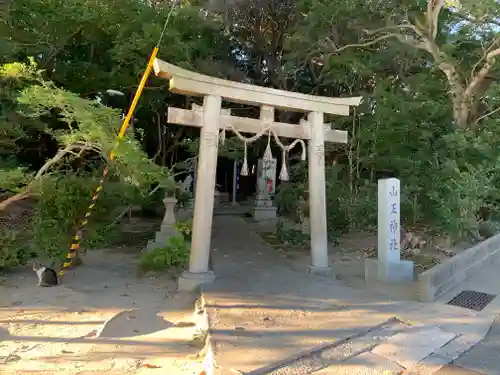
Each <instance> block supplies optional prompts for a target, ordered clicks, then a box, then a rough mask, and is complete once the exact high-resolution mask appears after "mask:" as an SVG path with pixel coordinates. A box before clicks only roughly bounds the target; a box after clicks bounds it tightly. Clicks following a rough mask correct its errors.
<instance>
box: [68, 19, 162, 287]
mask: <svg viewBox="0 0 500 375" xmlns="http://www.w3.org/2000/svg"><path fill="white" fill-rule="evenodd" d="M167 21H168V19H167ZM157 54H158V45H157V46H156V47H155V48H154V49H153V52H152V53H151V57H150V58H149V62H148V65H147V66H146V70H145V71H144V74H143V75H142V78H141V82H140V83H139V87H138V88H137V91H136V92H135V95H134V99H133V100H132V104H131V105H130V108H129V110H128V112H127V115H126V116H125V118H124V119H123V123H122V126H121V128H120V132H119V133H118V137H117V139H116V144H115V146H114V147H113V148H112V150H111V152H110V153H109V161H108V165H106V167H105V168H104V171H103V173H102V178H101V180H100V181H99V185H98V186H97V188H96V189H95V191H94V195H93V196H92V201H91V203H90V204H89V207H88V209H87V212H86V213H85V216H84V217H83V219H82V220H81V221H80V222H79V223H78V226H77V229H76V231H75V235H74V236H73V238H72V243H71V246H70V247H69V250H68V255H67V256H66V259H65V261H64V263H63V265H62V267H61V271H60V272H59V279H62V278H63V276H64V274H65V272H66V270H67V269H68V268H69V267H71V265H72V264H73V259H74V258H75V257H76V254H77V252H78V250H79V249H80V243H81V240H82V236H83V229H84V228H85V226H86V225H87V223H88V220H89V218H90V215H92V211H93V209H94V207H95V205H96V203H97V200H98V199H99V196H100V195H101V191H102V189H103V187H104V183H105V181H106V179H107V177H108V174H109V164H111V163H113V162H114V160H115V152H116V149H117V147H118V146H119V145H120V143H121V141H122V140H123V138H124V137H125V132H126V131H127V128H128V126H129V124H130V120H131V118H132V114H133V113H134V110H135V107H136V106H137V103H138V102H139V97H140V96H141V94H142V90H143V89H144V86H145V85H146V81H147V80H148V77H149V74H150V73H151V69H152V68H153V63H154V61H155V58H156V55H157Z"/></svg>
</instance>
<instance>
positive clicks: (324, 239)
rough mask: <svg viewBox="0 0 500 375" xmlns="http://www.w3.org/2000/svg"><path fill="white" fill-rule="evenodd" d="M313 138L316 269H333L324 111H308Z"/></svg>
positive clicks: (311, 202)
mask: <svg viewBox="0 0 500 375" xmlns="http://www.w3.org/2000/svg"><path fill="white" fill-rule="evenodd" d="M307 120H308V123H309V127H310V135H311V138H310V140H309V147H308V154H309V220H310V229H311V263H312V264H311V266H310V267H309V270H310V272H312V273H323V272H329V271H330V269H329V262H328V234H327V227H326V193H325V139H324V131H325V127H324V120H323V113H322V112H311V113H309V115H308V118H307Z"/></svg>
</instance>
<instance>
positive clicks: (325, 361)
mask: <svg viewBox="0 0 500 375" xmlns="http://www.w3.org/2000/svg"><path fill="white" fill-rule="evenodd" d="M406 328H408V325H407V324H405V323H403V322H401V321H399V320H397V319H390V320H388V321H386V322H384V323H382V324H380V325H377V326H374V327H372V328H371V329H369V330H365V331H364V332H363V333H361V334H360V335H358V336H354V337H350V338H348V339H345V340H341V341H338V342H334V343H330V344H329V343H326V344H323V345H321V346H320V347H316V348H313V349H312V350H309V351H307V352H304V353H302V354H300V355H298V356H296V357H295V358H291V359H289V360H288V361H283V362H282V363H281V364H276V365H274V367H273V365H271V366H268V367H267V368H265V369H259V370H257V371H253V372H251V374H252V375H261V374H262V375H264V374H272V375H284V374H286V375H303V374H311V373H316V372H318V371H320V370H321V371H323V370H324V369H325V368H326V367H328V366H330V365H331V364H334V363H339V362H342V361H344V360H347V359H349V358H351V357H354V356H356V355H358V354H362V353H365V352H367V351H369V350H371V349H372V348H374V347H375V346H377V345H378V344H380V343H381V342H385V341H386V340H387V339H388V338H389V337H391V336H393V335H395V334H396V333H398V332H402V331H404V330H405V329H406Z"/></svg>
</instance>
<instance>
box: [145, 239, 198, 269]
mask: <svg viewBox="0 0 500 375" xmlns="http://www.w3.org/2000/svg"><path fill="white" fill-rule="evenodd" d="M188 262H189V243H188V242H186V240H185V239H184V237H182V236H174V237H169V239H168V241H167V245H166V246H165V247H163V248H157V249H153V250H151V251H148V252H146V253H145V254H144V255H143V256H142V257H141V259H140V261H139V271H140V272H141V273H147V272H150V271H153V272H164V271H166V270H168V269H172V268H185V267H187V265H188Z"/></svg>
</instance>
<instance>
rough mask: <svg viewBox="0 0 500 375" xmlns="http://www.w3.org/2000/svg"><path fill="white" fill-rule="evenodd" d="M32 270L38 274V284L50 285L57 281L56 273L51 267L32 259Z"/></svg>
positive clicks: (55, 283) (54, 284)
mask: <svg viewBox="0 0 500 375" xmlns="http://www.w3.org/2000/svg"><path fill="white" fill-rule="evenodd" d="M33 271H35V272H36V274H37V275H38V286H44V287H50V286H56V285H57V284H58V283H59V280H58V278H57V273H56V271H54V270H53V269H52V268H49V267H45V266H44V265H43V264H41V263H38V262H35V261H34V262H33Z"/></svg>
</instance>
